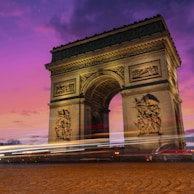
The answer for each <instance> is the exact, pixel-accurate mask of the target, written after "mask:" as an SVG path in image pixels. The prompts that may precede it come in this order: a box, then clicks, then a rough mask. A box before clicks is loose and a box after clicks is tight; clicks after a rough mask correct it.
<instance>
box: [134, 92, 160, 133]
mask: <svg viewBox="0 0 194 194" xmlns="http://www.w3.org/2000/svg"><path fill="white" fill-rule="evenodd" d="M135 103H136V106H135V107H136V109H137V122H136V123H135V125H136V126H137V127H138V129H139V134H138V135H147V134H158V135H161V133H160V127H161V119H160V117H159V114H160V108H159V100H158V99H157V98H156V97H155V96H154V95H152V94H147V95H145V96H143V97H142V98H141V99H140V100H138V99H137V98H135Z"/></svg>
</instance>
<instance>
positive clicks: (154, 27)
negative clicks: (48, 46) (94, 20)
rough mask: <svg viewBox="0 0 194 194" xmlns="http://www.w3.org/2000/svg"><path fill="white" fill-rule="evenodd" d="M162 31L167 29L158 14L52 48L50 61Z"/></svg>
mask: <svg viewBox="0 0 194 194" xmlns="http://www.w3.org/2000/svg"><path fill="white" fill-rule="evenodd" d="M164 31H167V29H166V28H165V24H164V22H163V20H162V19H161V16H160V17H158V20H156V18H154V19H150V20H147V21H146V22H141V23H139V25H137V24H134V25H133V27H132V26H131V27H130V28H128V27H123V29H122V30H121V29H120V30H119V31H118V30H114V31H113V32H112V33H111V34H109V35H108V36H103V37H102V36H96V38H95V39H92V38H91V39H90V38H88V40H87V41H85V42H84V41H80V43H79V44H71V45H69V46H63V47H62V48H61V49H53V51H52V62H55V61H58V60H62V59H64V58H69V57H72V56H76V55H79V54H83V53H86V52H89V51H94V50H97V49H102V48H105V47H108V46H112V45H115V44H120V43H122V42H126V41H131V40H134V39H137V38H142V37H145V36H149V35H152V34H155V33H158V32H164Z"/></svg>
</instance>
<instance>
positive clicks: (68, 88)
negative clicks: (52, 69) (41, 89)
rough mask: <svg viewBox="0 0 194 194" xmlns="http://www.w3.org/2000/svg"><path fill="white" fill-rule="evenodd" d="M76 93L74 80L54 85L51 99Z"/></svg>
mask: <svg viewBox="0 0 194 194" xmlns="http://www.w3.org/2000/svg"><path fill="white" fill-rule="evenodd" d="M74 93H76V79H70V80H66V81H61V82H56V83H54V90H53V97H58V96H63V95H69V94H74Z"/></svg>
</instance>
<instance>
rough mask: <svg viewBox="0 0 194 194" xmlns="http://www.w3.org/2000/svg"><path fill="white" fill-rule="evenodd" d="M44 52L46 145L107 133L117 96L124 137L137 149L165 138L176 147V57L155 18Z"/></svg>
mask: <svg viewBox="0 0 194 194" xmlns="http://www.w3.org/2000/svg"><path fill="white" fill-rule="evenodd" d="M51 53H52V61H51V62H50V63H48V64H46V69H48V70H49V71H50V72H51V100H50V105H49V106H50V119H49V143H52V142H58V141H71V140H78V139H88V138H90V139H91V138H105V137H109V103H110V101H111V99H112V98H113V97H114V96H115V95H116V94H118V93H120V94H121V96H122V104H123V123H124V138H125V142H128V141H129V142H130V140H133V142H136V143H137V144H136V143H135V144H134V146H135V147H138V148H141V149H144V148H146V149H147V148H148V149H151V148H153V147H157V146H159V145H161V144H163V143H166V142H167V143H175V144H176V145H178V146H179V147H180V148H182V147H184V138H183V137H182V135H183V134H184V130H183V121H182V113H181V99H180V96H179V90H178V83H177V68H178V67H180V65H181V61H180V58H179V55H178V53H177V51H176V48H175V45H174V43H173V41H172V38H171V36H170V33H169V31H168V28H167V26H166V24H165V21H164V19H163V17H162V16H160V15H158V16H155V17H153V18H149V19H145V20H143V21H140V22H137V23H134V24H130V25H127V26H123V27H121V28H117V29H113V30H111V31H107V32H103V33H102V34H98V35H94V36H92V37H89V38H88V37H87V38H85V39H82V40H78V41H75V42H72V43H69V44H66V45H61V46H59V47H56V48H53V50H52V51H51ZM153 140H154V141H153Z"/></svg>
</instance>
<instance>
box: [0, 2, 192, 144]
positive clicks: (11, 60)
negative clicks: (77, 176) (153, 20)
mask: <svg viewBox="0 0 194 194" xmlns="http://www.w3.org/2000/svg"><path fill="white" fill-rule="evenodd" d="M157 14H161V15H162V16H163V17H164V19H165V21H166V23H167V26H168V28H169V31H170V33H171V36H172V38H173V40H174V43H175V45H176V48H177V51H178V53H179V55H180V58H181V60H182V66H181V67H180V68H179V69H178V81H179V91H180V96H181V99H182V100H183V103H182V113H183V122H184V129H185V130H189V129H194V1H192V0H161V1H156V0H33V1H32V0H6V1H3V0H1V1H0V66H1V71H0V83H1V84H0V89H1V95H0V142H6V141H7V140H8V139H19V140H20V141H21V142H22V143H27V144H28V143H34V144H38V143H47V135H48V123H49V107H48V103H49V100H50V72H49V71H47V70H46V69H45V66H44V64H46V63H49V62H50V61H51V54H50V50H52V48H53V47H57V46H60V45H62V44H63V45H64V44H66V43H69V42H72V41H76V40H78V39H82V38H85V37H86V36H87V37H88V36H92V35H94V34H98V33H102V32H104V31H105V30H111V29H113V28H117V27H121V26H123V25H127V24H131V23H133V22H135V21H140V20H143V19H145V18H150V17H153V16H155V15H157ZM110 109H112V110H113V111H112V114H114V115H112V118H114V122H115V123H113V125H115V126H116V127H117V128H122V120H121V119H119V118H120V117H121V116H120V115H121V114H122V110H121V100H120V98H118V97H116V99H114V102H112V103H111V107H110Z"/></svg>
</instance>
